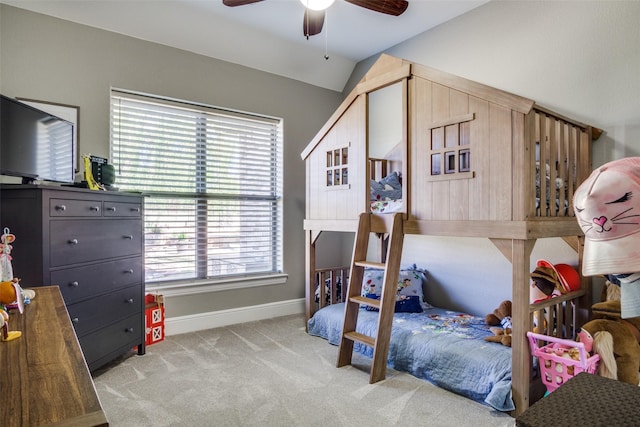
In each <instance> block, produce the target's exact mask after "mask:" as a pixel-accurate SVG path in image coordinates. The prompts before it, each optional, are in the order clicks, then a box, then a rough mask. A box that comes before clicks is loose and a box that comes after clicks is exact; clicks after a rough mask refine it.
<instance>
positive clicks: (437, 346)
mask: <svg viewBox="0 0 640 427" xmlns="http://www.w3.org/2000/svg"><path fill="white" fill-rule="evenodd" d="M343 317H344V303H340V304H333V305H329V306H327V307H324V308H322V309H321V310H319V311H317V312H316V313H315V315H314V316H313V317H312V318H311V319H309V323H308V330H309V334H310V335H313V336H318V337H322V338H324V339H326V340H327V341H328V342H329V343H331V344H333V345H339V344H340V334H341V332H342V323H343ZM377 321H378V313H376V312H370V311H366V310H364V309H360V313H359V315H358V326H357V328H356V330H357V332H360V333H363V334H365V335H369V336H375V332H376V329H377ZM490 335H492V333H491V331H490V330H489V327H488V326H487V325H486V323H485V322H484V319H483V318H480V317H477V316H471V315H469V314H465V313H459V312H455V311H450V310H445V309H442V308H437V307H431V306H426V307H425V310H424V311H423V312H422V313H395V315H394V320H393V329H392V332H391V341H390V346H389V357H388V366H389V367H391V368H393V369H395V370H398V371H404V372H409V373H411V374H412V375H414V376H416V377H418V378H422V379H425V380H427V381H429V382H431V383H433V384H435V385H437V386H439V387H442V388H444V389H446V390H449V391H452V392H454V393H457V394H460V395H463V396H466V397H468V398H470V399H472V400H474V401H476V402H480V403H483V404H486V405H489V406H491V407H493V408H495V409H497V410H499V411H512V410H514V409H515V406H514V403H513V399H512V394H511V348H509V347H505V346H503V345H501V344H497V343H490V342H487V341H485V340H484V338H485V337H487V336H490ZM354 351H357V352H358V353H361V354H363V355H365V356H368V357H372V356H373V349H372V348H371V347H369V346H365V345H363V344H360V343H357V342H356V343H355V345H354Z"/></svg>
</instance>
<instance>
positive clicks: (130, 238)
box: [122, 234, 133, 240]
mask: <svg viewBox="0 0 640 427" xmlns="http://www.w3.org/2000/svg"><path fill="white" fill-rule="evenodd" d="M122 238H123V239H128V240H133V236H132V235H131V234H127V235H126V236H122Z"/></svg>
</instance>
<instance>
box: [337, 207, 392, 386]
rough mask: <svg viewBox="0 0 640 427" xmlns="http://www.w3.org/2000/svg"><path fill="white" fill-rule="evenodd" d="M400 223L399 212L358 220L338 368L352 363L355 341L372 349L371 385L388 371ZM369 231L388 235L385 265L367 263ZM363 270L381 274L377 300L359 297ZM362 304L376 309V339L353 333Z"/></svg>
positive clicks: (367, 216)
mask: <svg viewBox="0 0 640 427" xmlns="http://www.w3.org/2000/svg"><path fill="white" fill-rule="evenodd" d="M402 222H403V214H402V213H396V214H394V215H393V217H390V215H376V214H371V213H362V214H360V218H359V220H358V231H357V232H356V237H355V243H354V247H353V257H352V259H351V274H350V276H349V277H350V279H349V286H348V290H347V298H346V301H347V303H346V305H345V310H344V323H343V327H342V336H341V339H340V348H339V349H338V362H337V367H338V368H340V367H342V366H346V365H350V364H351V358H352V356H353V345H354V343H355V342H356V341H357V342H359V343H362V344H365V345H368V346H370V347H372V348H373V360H372V363H371V371H370V377H369V383H370V384H373V383H376V382H378V381H381V380H383V379H384V378H385V375H386V372H387V357H388V353H389V340H390V338H391V327H392V325H393V314H394V312H395V304H396V301H395V299H396V294H397V289H398V275H399V273H400V260H401V258H402V245H403V242H404V232H403V229H402ZM372 232H373V233H378V234H382V235H384V234H388V247H387V251H386V257H385V258H386V260H385V262H384V263H381V262H372V261H367V260H366V259H367V250H368V247H369V237H370V235H371V233H372ZM365 268H375V269H379V270H383V271H384V279H383V285H382V294H381V298H380V299H379V300H378V299H373V298H366V297H363V296H361V289H362V277H363V275H364V269H365ZM361 304H363V305H366V306H368V307H373V308H376V309H378V328H377V334H376V336H368V335H364V334H361V333H359V332H356V325H357V323H358V312H359V311H360V305H361Z"/></svg>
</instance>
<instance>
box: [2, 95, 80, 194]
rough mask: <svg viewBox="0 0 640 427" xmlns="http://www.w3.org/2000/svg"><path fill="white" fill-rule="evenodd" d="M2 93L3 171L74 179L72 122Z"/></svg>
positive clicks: (37, 177)
mask: <svg viewBox="0 0 640 427" xmlns="http://www.w3.org/2000/svg"><path fill="white" fill-rule="evenodd" d="M0 96H1V97H2V103H1V104H0V115H1V120H0V174H3V175H10V176H17V177H22V179H23V182H31V181H34V180H43V181H54V182H73V180H74V175H75V174H74V166H75V165H74V150H75V147H74V140H73V126H74V125H73V123H71V122H68V121H66V120H63V119H61V118H59V117H56V116H54V115H52V114H49V113H47V112H44V111H42V110H38V109H36V108H34V107H31V106H29V105H27V104H24V103H22V102H20V101H17V100H15V99H13V98H9V97H6V96H4V95H0Z"/></svg>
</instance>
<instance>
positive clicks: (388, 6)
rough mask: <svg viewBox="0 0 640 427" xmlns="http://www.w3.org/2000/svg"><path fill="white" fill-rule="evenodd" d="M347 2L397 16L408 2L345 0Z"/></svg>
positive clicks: (398, 0)
mask: <svg viewBox="0 0 640 427" xmlns="http://www.w3.org/2000/svg"><path fill="white" fill-rule="evenodd" d="M345 1H346V2H347V3H351V4H355V5H356V6H360V7H364V8H366V9H369V10H373V11H374V12H380V13H386V14H387V15H393V16H399V15H402V14H403V13H404V11H405V10H407V7H408V6H409V2H408V1H406V0H345Z"/></svg>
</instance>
